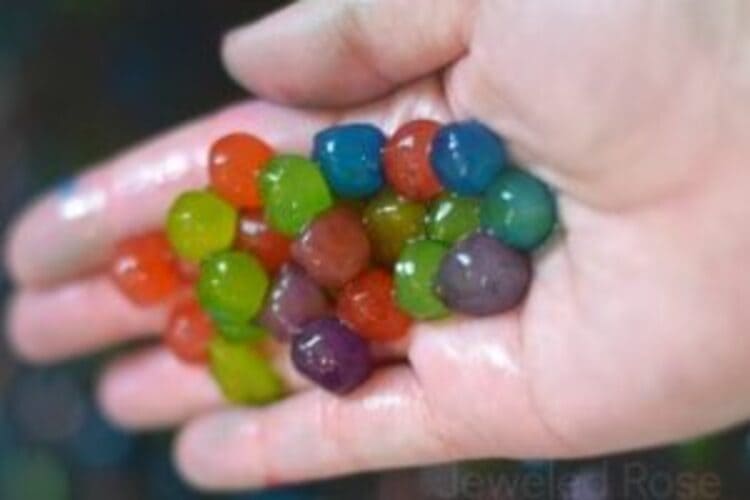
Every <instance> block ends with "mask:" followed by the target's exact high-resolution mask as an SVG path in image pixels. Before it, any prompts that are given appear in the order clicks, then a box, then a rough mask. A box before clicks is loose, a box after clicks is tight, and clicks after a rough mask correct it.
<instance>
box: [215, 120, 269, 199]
mask: <svg viewBox="0 0 750 500" xmlns="http://www.w3.org/2000/svg"><path fill="white" fill-rule="evenodd" d="M272 156H273V150H272V149H271V148H270V147H269V146H268V145H267V144H266V143H264V142H263V141H261V140H260V139H258V138H256V137H253V136H252V135H249V134H243V133H236V134H230V135H227V136H225V137H222V138H221V139H219V140H218V141H216V142H215V143H214V145H213V146H212V147H211V152H210V154H209V174H210V177H211V186H212V187H213V189H214V190H215V191H216V193H217V194H218V195H219V196H221V197H222V198H224V199H225V200H227V201H228V202H229V203H231V204H232V205H234V206H236V207H238V208H260V207H261V206H262V201H261V198H260V190H259V189H258V181H257V179H258V175H259V174H260V172H261V170H262V169H263V167H265V165H266V163H268V161H269V160H270V159H271V157H272Z"/></svg>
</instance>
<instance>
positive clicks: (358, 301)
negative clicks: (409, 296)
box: [337, 269, 411, 342]
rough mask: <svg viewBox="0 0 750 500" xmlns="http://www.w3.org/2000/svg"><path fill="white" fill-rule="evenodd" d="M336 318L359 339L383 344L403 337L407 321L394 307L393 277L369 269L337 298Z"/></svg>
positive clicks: (409, 324) (384, 272) (405, 316)
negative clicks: (354, 332) (349, 327)
mask: <svg viewBox="0 0 750 500" xmlns="http://www.w3.org/2000/svg"><path fill="white" fill-rule="evenodd" d="M337 313H338V316H339V318H340V319H341V320H342V321H344V322H345V323H347V324H349V326H351V328H352V329H353V330H354V331H356V332H358V333H359V334H360V335H362V336H363V337H365V338H367V339H369V340H373V341H381V342H387V341H390V340H396V339H399V338H401V337H403V336H405V335H406V334H407V333H408V332H409V327H410V326H411V318H409V316H407V315H406V314H405V313H404V312H403V311H401V309H399V308H398V306H397V305H396V301H395V299H394V297H393V277H392V276H391V275H390V274H389V273H387V272H386V271H383V270H382V269H373V270H371V271H367V272H365V273H363V274H361V275H360V276H359V277H357V278H356V279H355V280H354V281H352V282H351V283H349V284H348V285H346V286H345V287H344V289H343V290H342V291H341V294H340V295H339V299H338V305H337Z"/></svg>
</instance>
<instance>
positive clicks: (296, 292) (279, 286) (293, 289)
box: [259, 263, 329, 342]
mask: <svg viewBox="0 0 750 500" xmlns="http://www.w3.org/2000/svg"><path fill="white" fill-rule="evenodd" d="M328 311H329V306H328V300H327V299H326V296H325V293H323V290H322V289H321V288H320V287H319V286H318V284H317V283H315V281H313V279H312V278H311V277H310V276H308V275H307V273H306V272H305V271H304V270H303V269H302V268H301V267H299V266H298V265H297V264H293V263H290V264H286V265H285V266H284V267H282V268H281V271H279V275H278V277H277V278H276V281H275V282H274V284H273V287H272V288H271V292H270V293H269V295H268V299H267V300H266V305H265V306H264V308H263V312H262V314H261V316H260V320H259V321H260V323H261V324H262V325H263V326H265V327H266V328H267V329H268V330H269V331H270V332H271V333H272V334H273V335H274V336H275V338H276V339H277V340H279V341H281V342H286V341H288V340H289V339H291V338H292V337H293V336H295V335H297V334H298V333H300V332H301V331H302V327H303V326H304V325H305V324H306V323H309V322H310V321H312V320H314V319H318V318H321V317H323V316H325V315H326V314H327V313H328Z"/></svg>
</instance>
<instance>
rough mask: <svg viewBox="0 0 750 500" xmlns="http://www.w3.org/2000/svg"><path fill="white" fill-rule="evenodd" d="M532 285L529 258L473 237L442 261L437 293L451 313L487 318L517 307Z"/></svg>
mask: <svg viewBox="0 0 750 500" xmlns="http://www.w3.org/2000/svg"><path fill="white" fill-rule="evenodd" d="M530 282H531V264H530V262H529V258H528V257H527V256H526V255H525V254H523V253H520V252H518V251H516V250H513V249H512V248H509V247H507V246H505V245H504V244H502V243H500V242H499V241H497V240H496V239H495V238H492V237H490V236H487V235H485V234H481V233H476V234H474V235H472V236H470V237H469V238H467V239H465V240H463V241H461V242H459V243H458V244H457V245H456V246H455V247H454V248H453V249H452V250H451V251H450V252H449V253H448V254H447V255H446V256H445V258H444V259H443V262H442V264H441V266H440V271H439V272H438V276H437V281H436V283H437V293H438V295H439V296H440V297H441V298H442V299H443V301H444V302H445V304H446V305H447V306H448V307H449V308H451V309H453V310H454V311H457V312H461V313H464V314H468V315H471V316H490V315H492V314H499V313H502V312H505V311H507V310H509V309H512V308H513V307H515V306H517V305H518V304H519V303H520V302H521V301H522V300H523V299H524V297H525V296H526V292H527V291H528V288H529V284H530Z"/></svg>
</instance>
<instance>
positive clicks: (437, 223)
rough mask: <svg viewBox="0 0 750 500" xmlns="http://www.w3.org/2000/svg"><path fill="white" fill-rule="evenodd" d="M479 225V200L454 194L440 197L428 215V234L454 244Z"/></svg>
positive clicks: (437, 239)
mask: <svg viewBox="0 0 750 500" xmlns="http://www.w3.org/2000/svg"><path fill="white" fill-rule="evenodd" d="M478 227H479V200H477V199H476V198H467V197H463V196H457V195H454V194H444V195H443V196H441V197H440V198H438V199H437V200H436V201H435V203H434V204H433V205H432V208H431V209H430V213H429V215H428V216H427V236H428V237H429V238H430V239H431V240H435V241H442V242H443V243H448V244H453V243H456V242H457V241H459V240H462V239H463V238H465V237H466V236H468V235H469V234H471V233H473V232H474V231H475V230H476V229H477V228H478Z"/></svg>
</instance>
